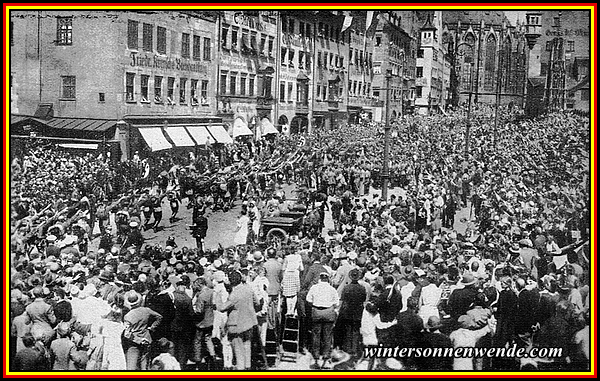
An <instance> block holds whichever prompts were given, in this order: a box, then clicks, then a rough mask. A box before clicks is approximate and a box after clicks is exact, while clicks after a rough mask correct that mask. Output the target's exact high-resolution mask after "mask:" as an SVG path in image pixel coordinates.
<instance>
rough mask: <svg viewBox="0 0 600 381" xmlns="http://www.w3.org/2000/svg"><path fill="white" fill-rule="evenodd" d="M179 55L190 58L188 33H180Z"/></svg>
mask: <svg viewBox="0 0 600 381" xmlns="http://www.w3.org/2000/svg"><path fill="white" fill-rule="evenodd" d="M181 57H183V58H190V35H189V34H188V33H182V34H181Z"/></svg>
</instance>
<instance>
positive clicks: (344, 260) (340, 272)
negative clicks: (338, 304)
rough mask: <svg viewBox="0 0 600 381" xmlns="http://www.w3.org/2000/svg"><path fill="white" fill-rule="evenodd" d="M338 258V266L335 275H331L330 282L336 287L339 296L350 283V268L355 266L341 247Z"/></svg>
mask: <svg viewBox="0 0 600 381" xmlns="http://www.w3.org/2000/svg"><path fill="white" fill-rule="evenodd" d="M354 259H356V252H354ZM339 260H340V266H339V267H338V268H337V270H336V271H335V275H334V276H333V279H332V280H331V283H332V285H333V286H334V287H337V290H338V295H340V296H341V295H342V291H343V290H344V287H346V285H347V284H349V283H350V270H352V269H353V268H355V267H356V266H354V265H353V264H352V263H351V260H350V258H349V256H348V253H347V252H346V250H345V249H343V248H342V250H341V251H340V256H339Z"/></svg>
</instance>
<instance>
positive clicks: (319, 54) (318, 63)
mask: <svg viewBox="0 0 600 381" xmlns="http://www.w3.org/2000/svg"><path fill="white" fill-rule="evenodd" d="M317 67H321V52H317Z"/></svg>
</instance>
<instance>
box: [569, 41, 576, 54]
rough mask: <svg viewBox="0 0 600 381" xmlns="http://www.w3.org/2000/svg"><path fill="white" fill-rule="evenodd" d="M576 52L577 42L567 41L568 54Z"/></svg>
mask: <svg viewBox="0 0 600 381" xmlns="http://www.w3.org/2000/svg"><path fill="white" fill-rule="evenodd" d="M574 51H575V41H567V53H571V52H574Z"/></svg>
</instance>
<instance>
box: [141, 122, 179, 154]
mask: <svg viewBox="0 0 600 381" xmlns="http://www.w3.org/2000/svg"><path fill="white" fill-rule="evenodd" d="M139 131H140V134H142V137H143V138H144V140H145V141H146V144H148V147H150V150H151V151H152V152H154V151H162V150H165V149H170V148H173V146H172V145H171V143H169V142H168V141H167V139H166V138H165V135H164V134H163V132H162V130H161V128H160V127H142V128H140V129H139Z"/></svg>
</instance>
